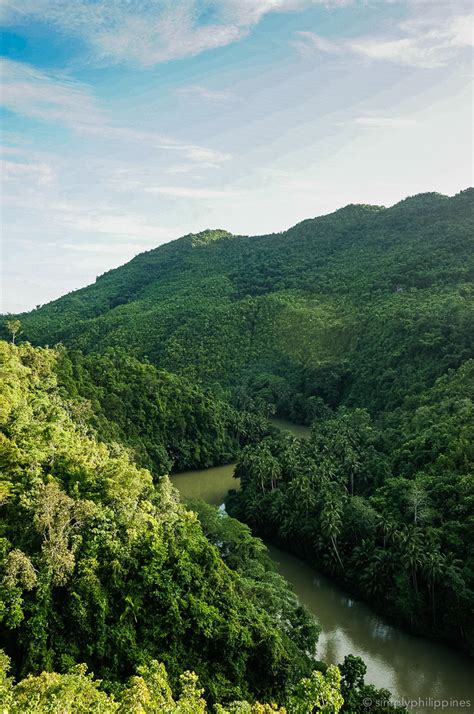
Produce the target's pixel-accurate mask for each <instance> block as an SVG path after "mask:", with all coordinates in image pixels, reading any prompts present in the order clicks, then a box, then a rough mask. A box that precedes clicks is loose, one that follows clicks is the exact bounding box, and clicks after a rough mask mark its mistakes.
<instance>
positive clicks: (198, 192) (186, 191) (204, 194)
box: [143, 186, 239, 199]
mask: <svg viewBox="0 0 474 714" xmlns="http://www.w3.org/2000/svg"><path fill="white" fill-rule="evenodd" d="M143 190H144V191H145V193H157V194H161V195H162V196H173V197H175V198H196V199H214V198H234V197H236V196H238V195H239V193H238V192H237V191H227V190H224V189H212V188H193V187H190V186H146V187H145V188H144V189H143Z"/></svg>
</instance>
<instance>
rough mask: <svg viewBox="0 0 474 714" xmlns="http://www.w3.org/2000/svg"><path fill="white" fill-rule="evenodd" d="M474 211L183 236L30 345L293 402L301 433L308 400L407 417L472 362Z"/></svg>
mask: <svg viewBox="0 0 474 714" xmlns="http://www.w3.org/2000/svg"><path fill="white" fill-rule="evenodd" d="M473 199H474V190H473V189H468V190H466V191H463V192H462V193H460V194H458V195H456V196H454V197H452V198H448V197H446V196H441V195H438V194H421V195H419V196H415V197H413V198H409V199H406V200H405V201H402V202H400V203H398V204H396V205H395V206H393V207H392V208H389V209H386V208H382V207H377V206H353V205H352V206H347V207H346V208H343V209H341V210H339V211H336V212H335V213H333V214H331V215H328V216H323V217H320V218H315V219H311V220H307V221H303V222H302V223H300V224H298V225H296V226H295V227H293V228H291V229H289V230H288V231H285V232H284V233H280V234H274V235H268V236H256V237H246V236H231V235H230V234H228V233H226V232H225V231H207V232H204V233H202V234H198V235H188V236H184V237H183V238H180V239H178V240H176V241H174V242H172V243H168V244H165V245H162V246H160V247H159V248H156V249H155V250H152V251H149V252H147V253H143V254H141V255H139V256H137V257H136V258H134V259H133V260H132V261H130V262H129V263H127V264H126V265H124V266H122V267H121V268H118V269H116V270H112V271H110V272H108V273H105V274H104V275H102V276H101V277H99V278H98V279H97V280H96V282H95V284H93V285H91V286H89V287H86V288H83V289H81V290H78V291H76V292H73V293H70V294H69V295H66V296H64V297H62V298H60V299H59V300H56V301H54V302H52V303H49V304H48V305H45V306H42V307H40V308H38V309H36V310H34V311H32V312H31V313H28V314H24V315H21V316H20V318H21V320H22V323H23V330H24V334H23V337H24V338H25V339H29V340H30V341H31V342H33V343H34V344H55V343H57V342H63V343H64V344H66V345H68V346H73V347H74V348H76V349H82V350H84V351H86V352H94V351H100V352H102V351H104V350H105V349H106V348H107V347H120V348H123V349H125V350H126V351H127V352H128V353H131V354H133V355H134V356H136V357H138V358H141V359H142V358H144V357H147V358H148V359H149V360H150V361H151V362H153V363H155V364H157V365H159V367H161V368H163V369H167V370H169V371H171V372H177V373H180V374H185V375H187V376H189V377H191V378H192V379H193V380H197V381H199V382H203V383H205V384H211V385H212V384H215V383H217V382H218V383H219V384H220V385H222V386H224V387H231V388H232V390H233V392H234V394H235V393H236V391H239V393H240V394H241V393H242V389H243V386H244V385H245V393H246V394H247V393H248V394H250V395H252V396H255V395H256V394H258V393H259V392H263V393H264V394H263V396H264V398H265V399H267V397H268V392H272V391H273V392H278V399H277V402H278V403H277V404H276V406H277V409H278V411H279V412H281V413H286V414H290V415H292V416H299V419H298V420H299V421H301V420H302V419H303V420H308V419H309V418H310V415H308V414H306V413H305V406H304V405H299V406H298V405H297V404H295V395H296V394H300V395H302V398H303V400H307V398H308V397H312V396H320V397H322V398H323V399H325V401H327V402H328V403H330V404H331V405H336V404H339V403H341V402H342V403H347V404H357V405H363V406H366V407H368V408H369V409H371V410H373V411H374V410H375V411H377V410H379V409H381V408H386V407H387V406H396V405H398V404H400V403H401V401H402V400H403V398H404V396H405V395H406V394H407V393H409V392H413V391H421V390H422V389H423V388H424V387H426V386H429V385H432V384H433V383H434V380H435V379H436V378H437V377H438V376H440V375H441V374H442V373H443V372H444V371H445V370H446V369H448V368H453V367H458V366H459V364H460V363H461V362H462V361H463V359H465V358H466V357H468V356H469V355H470V354H471V352H470V345H469V340H468V337H469V335H470V334H472V332H473V328H474V320H473V311H472V305H473V303H472V289H471V285H470V281H471V280H472V276H473V263H472V256H473V244H472V241H473V235H474V230H473V228H474V220H473V202H474V201H473ZM395 370H396V375H397V376H396V378H395V377H394V374H395ZM256 375H258V376H256ZM285 395H291V396H289V397H286V396H285ZM241 396H242V394H241ZM271 398H272V399H273V397H271ZM273 401H275V399H273ZM295 409H296V410H297V411H298V412H299V413H298V415H296V414H292V410H293V411H294V410H295Z"/></svg>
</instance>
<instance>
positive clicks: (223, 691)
mask: <svg viewBox="0 0 474 714" xmlns="http://www.w3.org/2000/svg"><path fill="white" fill-rule="evenodd" d="M57 358H58V356H57V353H56V352H54V351H51V350H47V349H34V348H32V347H30V346H29V345H28V344H23V345H20V346H19V347H15V346H13V345H9V344H7V343H6V342H0V372H1V377H2V379H1V388H0V427H1V432H0V434H1V436H0V461H1V466H2V490H1V493H2V500H3V504H2V510H3V513H2V515H3V518H2V526H1V531H0V546H1V551H0V588H1V590H0V595H1V600H0V617H1V621H0V636H1V640H2V642H3V643H4V646H5V649H6V652H7V653H8V655H9V656H10V657H11V659H12V663H13V667H14V671H15V674H17V675H19V676H26V675H29V674H33V675H38V676H39V677H40V678H39V679H38V680H37V682H36V684H38V687H39V688H40V689H41V688H44V691H45V695H44V696H45V697H49V696H50V694H51V692H53V694H51V696H53V695H54V691H56V688H59V689H58V692H60V691H61V692H62V689H63V686H64V687H66V689H68V690H69V689H70V687H73V685H74V682H75V681H76V680H75V679H74V677H73V679H72V680H71V681H70V682H69V680H63V679H55V676H53V675H49V674H47V675H40V673H41V672H42V671H43V670H45V671H46V672H51V671H52V670H56V671H58V672H62V671H65V670H70V668H71V666H74V665H75V664H78V663H82V662H85V663H86V664H87V666H88V667H89V668H91V669H92V670H93V671H94V672H95V673H96V674H97V675H98V676H99V677H100V678H101V679H103V680H105V682H106V683H107V688H108V689H109V690H111V691H116V689H117V686H118V685H119V684H120V683H121V682H124V681H125V680H126V679H127V677H129V676H130V675H131V674H132V673H133V672H134V671H135V670H136V669H137V667H141V666H145V665H146V666H148V665H150V663H151V661H152V660H153V659H157V658H158V657H159V658H160V660H162V661H163V662H164V664H165V666H166V669H167V671H168V673H169V676H170V681H171V683H172V686H176V685H177V682H178V679H179V674H180V672H182V671H183V670H185V669H186V668H191V669H193V670H194V671H195V672H196V673H197V674H198V675H199V677H200V680H201V681H202V684H203V686H204V688H205V690H206V692H207V696H208V698H209V700H210V701H211V702H213V701H216V700H218V699H219V698H220V699H222V698H223V697H225V698H226V699H232V698H234V699H242V698H243V699H245V698H247V697H249V696H252V697H265V698H280V699H282V698H283V697H285V696H286V694H287V693H288V692H289V690H290V689H291V687H292V686H293V684H294V683H295V682H296V681H297V680H298V679H299V678H300V677H301V676H302V675H307V674H309V672H310V671H311V658H310V656H309V653H310V652H312V651H314V647H315V641H316V638H317V629H316V628H315V627H314V625H313V624H312V622H311V619H310V618H309V616H308V615H307V614H306V613H305V612H302V611H301V608H300V607H299V605H298V604H297V602H296V600H295V598H294V596H292V595H291V594H290V593H289V592H288V588H287V586H286V585H285V584H284V582H283V581H282V580H281V579H278V578H277V576H273V578H274V581H273V582H272V575H271V574H270V573H266V569H265V567H264V566H263V565H262V567H257V568H256V569H255V572H252V567H251V566H252V564H253V561H252V560H251V559H250V560H248V561H247V564H248V568H247V567H246V563H245V561H241V563H240V565H239V567H236V564H235V561H234V562H232V563H230V565H232V568H231V567H228V566H227V565H226V563H225V558H223V557H221V554H220V552H219V549H218V547H217V546H216V545H213V544H212V543H211V542H210V541H209V540H208V539H207V538H206V536H205V534H204V532H203V530H202V527H201V525H200V523H199V521H198V519H197V517H196V515H195V514H194V513H192V512H190V511H189V510H186V509H185V508H184V507H183V506H182V505H181V504H180V503H179V501H178V498H177V494H176V492H175V491H174V489H173V488H172V486H171V484H170V482H169V480H168V479H167V478H166V477H163V478H161V479H160V480H159V481H158V483H155V484H154V483H153V480H152V477H151V475H150V473H149V472H148V471H146V470H144V469H141V468H139V467H137V466H136V465H135V464H134V463H133V462H132V461H131V460H130V457H129V455H128V453H127V452H126V451H125V450H124V449H123V448H122V447H120V446H118V445H117V444H115V445H111V446H107V445H105V444H104V443H101V442H98V441H97V439H96V438H95V436H94V435H93V434H91V433H90V430H89V429H88V426H87V424H81V423H76V422H75V420H74V418H72V416H71V414H73V411H71V405H70V403H69V402H64V401H63V399H62V398H61V395H60V392H59V390H58V388H57V386H56V376H55V372H54V365H55V362H56V360H57ZM18 524H21V528H19V527H18ZM242 528H244V527H242ZM245 540H246V541H247V547H248V548H249V549H250V551H255V552H258V551H259V549H261V544H260V543H259V542H256V543H253V541H252V538H251V536H250V535H249V533H248V531H246V534H245ZM233 547H234V546H233V544H232V543H230V544H229V548H233ZM262 562H263V561H262ZM259 563H260V561H259V562H258V564H259ZM259 593H265V597H266V599H267V601H268V602H269V603H270V602H271V603H273V607H272V608H270V609H269V610H268V611H266V609H265V604H264V603H262V602H260V600H259ZM280 597H281V598H282V602H281V603H279V598H280ZM282 612H284V613H285V614H286V615H287V616H288V617H289V618H290V620H291V623H286V622H285V623H284V624H283V625H282V624H281V622H280V616H281V613H282ZM58 677H59V675H58ZM26 682H28V680H26ZM81 682H82V679H81ZM18 686H19V687H20V689H19V690H18V691H19V692H20V691H23V690H25V691H27V690H28V686H29V685H28V684H22V685H18ZM32 686H33V685H32ZM35 686H36V685H35ZM81 686H82V685H81ZM84 686H85V685H84ZM140 686H141V685H140ZM137 687H138V688H139V683H138V684H137ZM94 690H95V685H94V684H93V683H90V684H88V685H87V687H85V689H84V697H85V698H86V699H85V701H87V698H88V697H89V698H91V699H90V701H92V702H93V703H94V706H95V699H94V697H95V698H96V699H97V702H98V704H97V706H98V707H99V706H102V704H101V697H100V696H99V695H97V696H96V694H95V693H94ZM25 696H27V695H26V694H25ZM41 696H43V695H41ZM54 696H56V695H54ZM58 696H59V694H58ZM61 696H63V695H62V694H61ZM64 696H65V695H64ZM71 696H72V695H71ZM81 696H82V695H81ZM130 696H131V695H130ZM137 696H138V695H137ZM45 706H46V705H45ZM137 706H138V705H137ZM98 710H100V709H98ZM105 710H106V709H105ZM138 710H139V709H138ZM183 711H184V710H183ZM193 711H194V710H193Z"/></svg>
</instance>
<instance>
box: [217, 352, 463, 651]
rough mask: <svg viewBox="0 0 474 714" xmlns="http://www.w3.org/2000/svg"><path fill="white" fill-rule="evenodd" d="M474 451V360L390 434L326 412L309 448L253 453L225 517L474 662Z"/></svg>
mask: <svg viewBox="0 0 474 714" xmlns="http://www.w3.org/2000/svg"><path fill="white" fill-rule="evenodd" d="M382 426H383V430H382ZM473 444H474V361H472V360H470V361H468V362H466V363H465V364H463V365H462V367H460V368H459V369H458V370H452V371H451V372H448V373H447V374H446V375H444V376H443V377H440V378H439V379H438V381H437V382H436V384H435V385H434V387H432V388H431V389H430V390H427V391H426V392H424V393H423V395H422V396H421V397H419V398H417V399H413V400H412V401H411V402H410V404H409V407H408V406H407V408H405V409H400V410H399V411H398V412H393V413H390V414H389V415H387V416H386V417H385V421H384V423H383V425H382V424H379V425H377V424H375V423H374V422H373V420H371V418H370V416H369V414H368V413H367V411H365V410H362V409H354V410H349V409H347V408H345V407H341V408H339V409H338V410H336V411H332V410H330V409H328V408H327V407H326V408H324V407H321V408H320V414H319V417H318V418H317V419H316V420H315V421H314V423H313V427H312V432H311V437H310V438H309V439H303V440H301V439H296V438H295V437H292V436H290V435H282V434H279V433H276V434H275V435H274V436H273V437H268V438H266V439H264V440H262V441H261V442H260V443H259V444H258V445H249V446H247V447H246V448H245V449H244V450H243V451H242V453H241V456H240V458H239V461H238V463H237V468H236V475H237V476H240V483H241V490H240V491H239V492H236V493H233V494H231V496H230V497H229V498H228V503H227V506H228V509H229V510H230V512H231V513H232V514H234V515H236V516H237V517H238V518H241V519H242V520H245V521H247V522H248V523H250V524H251V525H252V526H253V527H254V528H255V530H256V532H258V533H260V534H261V535H263V536H264V537H265V538H267V539H271V540H276V541H277V542H278V543H280V544H283V545H284V546H285V547H287V548H290V549H291V550H293V551H295V552H296V553H298V554H300V555H303V556H304V557H306V558H308V559H309V560H310V561H311V562H313V563H314V564H316V566H317V567H318V568H319V569H322V570H324V571H325V572H328V573H330V574H331V575H333V576H335V577H337V578H338V579H339V580H340V581H342V582H343V583H344V584H345V585H346V586H349V587H350V588H351V589H352V590H355V591H356V592H357V593H358V594H360V595H362V596H363V597H364V598H366V599H369V600H371V601H372V602H373V603H374V604H375V605H376V606H377V607H378V608H379V609H383V611H384V612H385V613H387V614H389V615H391V616H392V618H395V619H396V620H398V621H399V622H401V623H403V624H405V625H408V626H410V627H411V628H412V629H415V630H416V631H417V632H420V633H425V634H426V633H430V634H432V635H433V636H438V637H443V638H444V639H447V640H450V641H451V642H458V643H460V644H461V645H462V646H464V647H466V648H467V649H469V650H470V651H471V652H474V543H473V541H472V529H473V525H474V480H473V478H472V474H473V467H474V448H473Z"/></svg>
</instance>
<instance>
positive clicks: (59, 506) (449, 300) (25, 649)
mask: <svg viewBox="0 0 474 714" xmlns="http://www.w3.org/2000/svg"><path fill="white" fill-rule="evenodd" d="M473 199H474V190H473V189H468V190H466V191H463V192H461V193H460V194H458V195H456V196H454V197H452V198H448V197H446V196H441V195H439V194H422V195H419V196H415V197H412V198H409V199H406V200H405V201H402V202H400V203H399V204H397V205H395V206H393V207H392V208H388V209H387V208H383V207H380V206H355V205H351V206H347V207H346V208H343V209H341V210H339V211H337V212H335V213H333V214H331V215H328V216H323V217H320V218H316V219H310V220H307V221H303V222H302V223H300V224H298V225H297V226H295V227H294V228H291V229H289V230H288V231H286V232H284V233H279V234H274V235H268V236H256V237H247V236H233V235H231V234H229V233H227V232H226V231H222V230H218V231H204V232H203V233H199V234H191V235H188V236H184V237H183V238H180V239H178V240H177V241H174V242H172V243H168V244H165V245H163V246H160V247H159V248H157V249H155V250H152V251H149V252H147V253H143V254H141V255H139V256H137V257H136V258H135V259H134V260H132V261H131V262H130V263H128V264H127V265H125V266H123V267H121V268H119V269H116V270H113V271H110V272H108V273H106V274H104V275H103V276H101V277H99V278H98V279H97V280H96V282H95V284H94V285H91V286H89V287H87V288H84V289H81V290H78V291H76V292H74V293H71V294H69V295H66V296H64V297H63V298H61V299H59V300H56V301H54V302H52V303H49V304H48V305H44V306H38V307H37V309H35V310H33V311H32V312H31V313H28V314H23V315H18V316H6V317H5V320H4V322H5V326H4V327H3V326H2V329H4V334H3V336H4V337H5V338H6V339H7V338H8V339H9V340H10V341H11V340H13V342H15V343H16V345H11V344H7V342H2V343H1V344H2V347H1V349H2V353H1V354H2V363H1V369H2V377H3V379H2V395H1V403H0V408H1V411H0V418H1V428H2V436H1V438H2V442H1V445H0V446H1V456H0V458H1V460H2V471H3V475H4V479H5V480H4V483H3V486H2V509H3V514H4V518H3V524H4V525H3V526H2V533H1V534H0V535H1V537H2V543H3V546H2V568H3V576H2V577H3V580H2V583H3V585H2V588H3V589H2V603H3V605H2V611H1V613H2V614H1V617H2V624H1V625H0V633H1V637H2V644H3V643H4V644H3V646H4V650H5V653H6V654H5V659H4V660H3V670H4V675H3V677H4V679H3V680H2V684H1V686H2V687H4V691H5V693H6V694H5V697H7V696H8V697H9V698H10V699H9V701H11V708H12V711H27V710H28V709H26V708H25V702H26V701H29V700H28V697H30V698H31V697H38V698H41V697H42V698H43V699H42V700H41V701H42V702H43V700H44V702H45V704H44V706H45V707H46V706H47V704H46V702H47V699H48V697H53V696H57V697H60V696H61V697H64V702H67V701H69V700H68V699H67V698H68V697H69V698H71V697H84V701H90V702H94V706H96V704H95V701H96V699H97V702H98V704H97V706H96V708H97V710H98V711H163V707H164V706H165V704H163V702H166V706H168V710H169V711H170V712H174V711H176V712H178V711H179V712H188V711H189V712H194V711H196V712H201V711H205V710H206V701H207V703H208V706H209V707H217V709H215V711H221V712H225V711H229V712H234V711H235V712H254V711H255V712H265V711H268V712H269V711H273V710H274V709H272V708H271V707H272V706H273V704H268V705H263V704H259V705H257V704H256V703H255V702H257V701H260V702H262V701H266V702H270V703H272V702H277V703H278V704H275V707H276V709H275V710H277V711H278V708H277V707H279V706H286V707H287V709H288V711H289V712H295V713H296V712H298V713H299V712H310V711H313V710H314V708H315V707H316V711H319V710H321V711H327V712H333V711H334V712H337V711H339V709H341V711H343V712H344V711H347V712H354V713H357V712H358V711H375V709H371V710H368V709H367V707H366V708H364V707H363V705H362V701H363V697H364V693H366V692H367V687H368V686H369V685H366V684H365V682H364V664H363V663H362V662H361V661H360V660H358V659H357V658H351V657H349V658H346V661H345V662H343V663H340V666H339V668H335V667H327V666H326V664H324V663H320V662H317V660H315V651H316V649H315V648H316V644H317V634H318V625H317V623H316V622H315V621H314V620H313V619H312V618H311V617H310V615H309V614H308V613H307V612H306V610H304V608H302V607H301V606H300V605H299V603H298V601H297V599H296V598H295V596H294V595H293V594H292V592H291V591H290V590H289V588H288V586H287V585H286V584H285V581H284V580H282V579H281V578H280V577H279V576H278V575H277V574H276V572H275V570H274V568H273V566H272V565H271V562H270V561H269V559H268V557H267V555H266V552H265V548H264V546H263V545H262V542H261V541H259V540H258V539H255V538H254V537H253V536H252V535H251V531H250V530H249V528H248V527H247V526H245V525H243V523H242V521H243V522H245V523H247V524H249V525H250V526H251V528H252V530H253V531H254V533H256V534H257V535H260V536H262V537H264V539H267V540H269V541H273V542H275V543H277V544H279V545H282V546H284V547H285V548H287V549H289V550H292V551H294V552H296V553H297V554H298V555H301V556H303V557H304V558H306V559H307V560H308V561H309V562H311V563H312V564H314V565H315V566H316V567H317V568H318V569H319V570H322V571H324V572H326V573H328V574H329V575H331V576H332V577H333V578H335V579H336V580H338V581H339V582H341V583H342V584H343V585H344V586H345V587H347V588H348V589H349V590H351V591H352V592H354V593H356V594H357V595H358V596H360V597H362V598H364V599H365V600H367V601H369V602H370V603H372V604H373V605H374V606H375V607H376V608H377V609H378V610H380V611H381V612H383V614H385V615H386V616H388V617H390V618H391V619H392V620H394V621H396V622H398V623H399V624H402V625H404V626H405V627H407V628H411V629H412V630H414V631H416V632H417V633H420V634H425V635H429V636H431V637H435V638H436V637H437V638H440V639H443V640H446V641H449V642H450V643H452V644H455V645H456V646H459V647H460V648H462V649H464V650H465V651H469V652H471V653H472V652H474V630H473V622H474V546H473V543H472V529H473V525H474V481H473V468H472V465H473V455H474V449H473V446H472V445H473V443H474V438H473V437H474V433H473V424H474V419H473V416H474V408H473V398H474V393H473V391H474V379H473V378H474V362H473V358H474V350H473V340H472V336H473V334H474V301H473V299H472V298H473V291H474V288H473V285H472V278H473V268H474V266H473V261H472V256H473V254H474V251H473V236H474V230H473V229H474V214H473V205H474V201H473ZM30 343H31V344H32V345H35V346H36V347H32V346H31V344H30ZM48 345H50V346H53V348H49V347H48ZM271 415H277V416H281V417H286V418H289V419H291V420H293V421H294V422H296V423H301V424H308V425H311V426H312V430H311V436H310V437H309V438H308V439H305V440H302V439H297V438H295V437H294V436H291V435H289V434H281V433H277V432H276V431H275V430H274V429H272V427H271V425H270V422H269V421H268V417H270V416H271ZM233 460H237V468H236V476H238V477H239V478H240V489H237V488H236V490H235V491H234V492H232V493H231V494H230V495H229V497H228V499H227V510H228V512H229V513H230V514H231V516H234V517H230V516H225V517H224V516H223V515H222V514H220V513H219V512H218V511H217V510H216V509H214V508H212V507H210V506H207V505H205V504H202V503H201V504H200V503H193V504H187V506H186V507H185V506H183V505H182V504H180V502H179V499H178V497H177V495H176V493H175V492H174V490H173V488H172V487H171V485H170V483H169V480H168V479H167V477H166V475H167V474H169V473H171V472H173V471H179V470H182V469H192V468H202V467H207V466H211V465H216V464H221V463H228V462H230V461H233ZM236 519H238V520H236ZM18 523H22V524H24V525H23V526H22V529H21V530H19V529H18V526H17V524H18ZM85 665H87V668H88V670H89V671H92V672H93V673H94V675H93V676H92V675H88V674H87V673H86V669H85V668H84V666H85ZM9 667H11V676H10V675H9V674H8V672H9ZM190 672H191V673H190ZM28 675H33V676H30V677H29V678H28ZM25 677H26V679H25ZM96 677H97V678H99V679H96ZM197 678H198V679H197ZM15 681H16V682H17V683H15ZM198 681H199V683H198ZM201 688H202V689H203V691H204V694H202V693H201ZM156 692H159V694H157V693H156ZM158 696H161V697H162V699H161V700H160V699H156V702H158V703H156V702H155V700H154V699H153V698H154V697H155V698H156V697H158ZM305 696H306V700H305V699H304V697H305ZM140 697H142V699H140ZM166 697H167V698H168V699H166ZM88 698H89V699H88ZM94 698H95V699H94ZM147 698H148V699H147ZM372 699H373V701H376V699H377V698H376V697H373V698H372ZM379 699H388V693H384V696H383V697H379ZM38 701H39V699H38ZM145 701H148V702H149V703H148V704H147V705H146V706H148V709H147V708H146V706H145V705H144V704H143V702H145ZM238 701H240V704H235V702H238ZM245 701H246V702H247V703H246V704H245ZM231 702H234V704H231ZM22 706H23V707H24V708H23V709H21V707H22ZM65 706H66V704H65ZM140 706H141V707H142V709H140ZM219 706H220V707H221V708H220V709H219ZM15 707H16V709H15ZM84 707H86V705H84ZM99 707H102V709H100V708H99ZM127 707H128V708H127ZM133 707H135V708H133ZM153 707H154V708H153ZM160 707H161V709H160ZM173 707H174V708H173ZM239 707H240V708H239ZM252 707H253V708H252ZM258 707H261V708H260V709H259V708H258ZM265 707H267V708H265ZM324 707H326V708H324ZM341 707H342V708H341ZM386 709H387V707H384V711H386ZM84 710H85V711H86V710H87V709H86V708H84ZM32 711H33V709H32ZM35 711H40V709H36V710H35ZM45 711H47V709H46V708H45Z"/></svg>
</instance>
